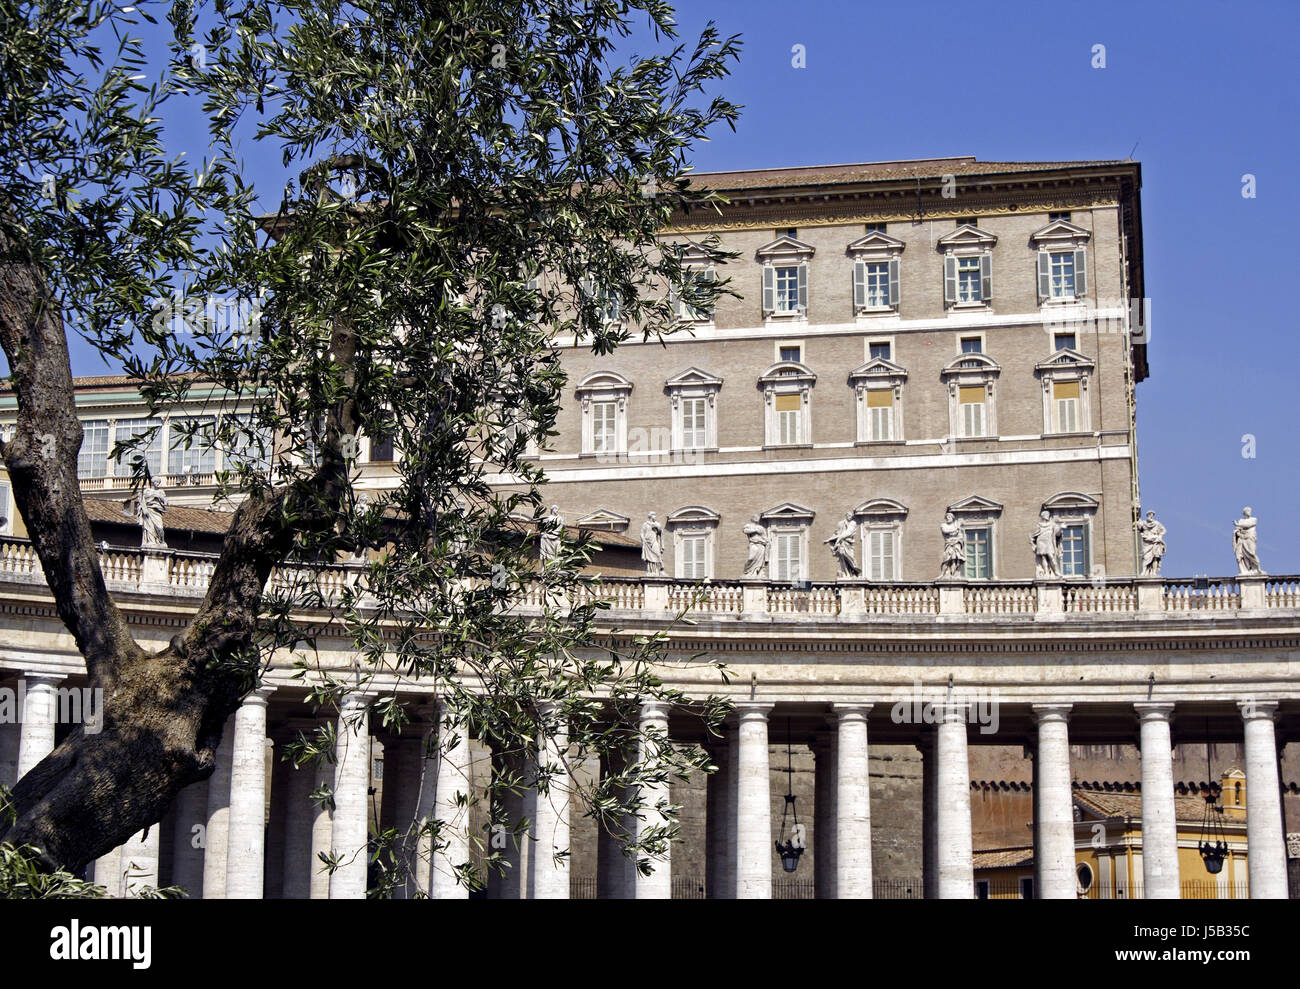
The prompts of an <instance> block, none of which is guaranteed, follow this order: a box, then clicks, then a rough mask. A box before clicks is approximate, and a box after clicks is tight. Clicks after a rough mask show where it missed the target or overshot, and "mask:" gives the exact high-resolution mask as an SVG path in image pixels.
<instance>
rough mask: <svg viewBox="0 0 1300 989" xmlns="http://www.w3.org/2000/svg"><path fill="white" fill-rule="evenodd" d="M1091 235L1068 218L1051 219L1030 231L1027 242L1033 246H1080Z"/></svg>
mask: <svg viewBox="0 0 1300 989" xmlns="http://www.w3.org/2000/svg"><path fill="white" fill-rule="evenodd" d="M1091 237H1092V234H1090V233H1089V232H1088V231H1087V230H1085V229H1084V228H1083V227H1081V226H1079V225H1077V224H1074V223H1071V222H1070V221H1069V220H1053V221H1052V222H1051V223H1049V224H1048V225H1047V226H1045V227H1039V228H1038V229H1037V230H1035V231H1034V232H1033V233H1031V234H1030V235H1029V242H1030V243H1031V244H1033V245H1034V246H1035V247H1056V246H1059V247H1066V246H1074V247H1082V246H1083V245H1084V244H1086V243H1087V242H1088V241H1089V239H1091Z"/></svg>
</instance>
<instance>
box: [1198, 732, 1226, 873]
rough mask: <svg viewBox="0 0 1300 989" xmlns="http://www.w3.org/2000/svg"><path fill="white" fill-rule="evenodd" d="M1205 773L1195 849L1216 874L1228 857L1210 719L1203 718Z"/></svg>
mask: <svg viewBox="0 0 1300 989" xmlns="http://www.w3.org/2000/svg"><path fill="white" fill-rule="evenodd" d="M1205 773H1206V775H1207V776H1209V779H1208V780H1207V781H1206V792H1205V816H1204V817H1203V818H1202V819H1201V840H1200V842H1199V843H1198V844H1197V846H1196V850H1197V851H1198V852H1200V853H1201V861H1203V862H1204V863H1205V871H1206V872H1208V873H1209V874H1210V875H1212V876H1217V875H1218V874H1219V873H1220V872H1222V871H1223V863H1224V861H1226V860H1227V858H1228V843H1227V842H1226V841H1225V840H1224V833H1223V805H1222V804H1221V803H1220V802H1219V796H1220V795H1221V793H1222V787H1218V788H1216V787H1215V785H1214V770H1213V768H1212V767H1211V765H1210V719H1209V718H1206V719H1205Z"/></svg>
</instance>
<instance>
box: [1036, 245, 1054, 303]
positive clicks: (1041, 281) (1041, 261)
mask: <svg viewBox="0 0 1300 989" xmlns="http://www.w3.org/2000/svg"><path fill="white" fill-rule="evenodd" d="M1051 295H1052V255H1050V254H1048V253H1047V252H1046V251H1039V252H1038V301H1039V302H1042V301H1043V300H1044V299H1048V298H1051Z"/></svg>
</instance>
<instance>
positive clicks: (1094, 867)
mask: <svg viewBox="0 0 1300 989" xmlns="http://www.w3.org/2000/svg"><path fill="white" fill-rule="evenodd" d="M1219 785H1220V787H1221V793H1222V798H1221V803H1220V807H1221V808H1222V810H1221V812H1217V814H1216V816H1217V817H1218V821H1219V823H1218V835H1219V836H1221V840H1222V841H1223V842H1224V843H1225V844H1226V845H1227V847H1228V855H1227V857H1226V858H1225V860H1224V863H1223V868H1222V870H1221V871H1220V872H1219V873H1218V874H1217V875H1212V874H1211V873H1210V872H1209V871H1208V870H1207V869H1206V867H1205V862H1204V860H1203V859H1202V858H1201V855H1200V852H1199V850H1198V849H1199V845H1200V843H1201V841H1202V840H1203V838H1206V837H1207V835H1206V824H1205V811H1206V801H1205V796H1204V793H1205V785H1204V784H1200V785H1199V786H1198V787H1196V788H1193V787H1192V786H1189V785H1187V784H1185V783H1179V784H1178V785H1177V792H1176V795H1175V797H1174V810H1175V814H1176V820H1177V831H1178V869H1179V879H1180V882H1181V885H1182V898H1183V899H1185V900H1206V899H1245V898H1247V897H1248V896H1249V894H1250V887H1249V883H1248V881H1247V875H1246V777H1245V774H1244V773H1242V772H1241V770H1239V769H1230V770H1229V771H1228V772H1226V773H1224V774H1223V776H1222V777H1221V779H1220V784H1219ZM1198 791H1199V792H1198ZM1074 818H1075V826H1074V848H1075V852H1074V858H1075V876H1076V890H1077V892H1078V895H1079V897H1080V898H1082V899H1090V900H1125V899H1142V789H1141V786H1140V784H1137V783H1109V782H1108V783H1104V784H1103V783H1094V782H1078V781H1076V782H1075V784H1074ZM1219 836H1216V837H1214V838H1212V839H1211V840H1214V841H1217V840H1220V837H1219ZM974 859H975V895H976V898H977V899H992V900H1008V899H1032V898H1033V895H1034V885H1035V882H1034V854H1033V845H1032V844H1030V843H1025V844H1023V845H1011V846H1003V847H998V848H977V849H976V850H975V853H974Z"/></svg>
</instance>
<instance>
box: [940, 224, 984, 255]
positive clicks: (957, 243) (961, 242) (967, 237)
mask: <svg viewBox="0 0 1300 989" xmlns="http://www.w3.org/2000/svg"><path fill="white" fill-rule="evenodd" d="M997 242H998V239H997V237H996V236H994V235H993V234H991V233H989V232H988V231H987V230H981V229H980V228H979V227H972V226H969V225H966V226H961V227H958V228H957V229H956V230H954V231H953V232H952V233H950V234H944V235H943V236H942V237H940V238H939V239H938V240H937V241H936V242H935V247H937V248H938V249H939V250H941V251H953V250H957V249H958V248H962V247H968V248H978V249H980V250H989V249H991V248H992V247H993V245H994V244H996V243H997Z"/></svg>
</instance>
